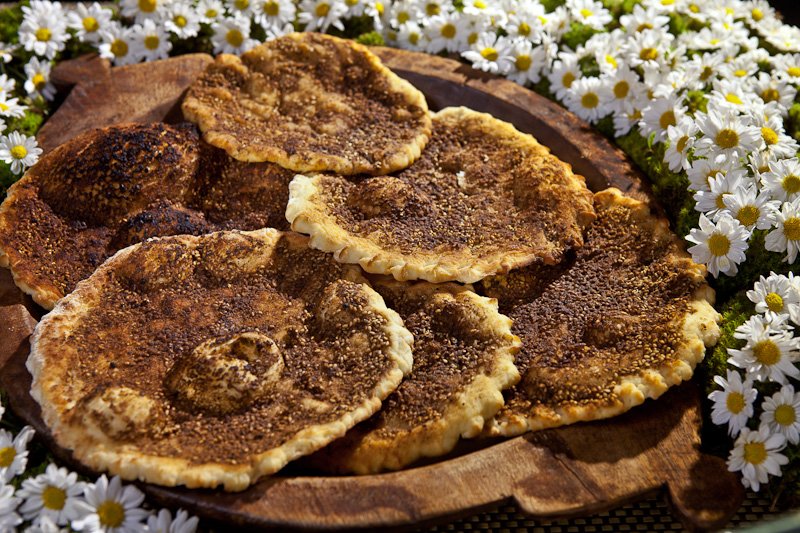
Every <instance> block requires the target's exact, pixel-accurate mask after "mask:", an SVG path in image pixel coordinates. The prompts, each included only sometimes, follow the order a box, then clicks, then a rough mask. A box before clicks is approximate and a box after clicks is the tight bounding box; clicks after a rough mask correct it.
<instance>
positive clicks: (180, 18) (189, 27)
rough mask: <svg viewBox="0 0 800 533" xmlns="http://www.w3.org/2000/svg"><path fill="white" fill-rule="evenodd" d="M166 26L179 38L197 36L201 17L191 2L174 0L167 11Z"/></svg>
mask: <svg viewBox="0 0 800 533" xmlns="http://www.w3.org/2000/svg"><path fill="white" fill-rule="evenodd" d="M164 27H165V28H166V29H167V31H169V32H171V33H173V34H175V36H176V37H178V38H179V39H188V38H190V37H196V36H197V34H198V33H199V32H200V17H199V16H198V14H197V11H196V10H195V8H194V7H192V5H191V4H189V3H185V2H173V3H172V5H171V6H170V8H169V11H168V12H167V16H166V20H165V21H164Z"/></svg>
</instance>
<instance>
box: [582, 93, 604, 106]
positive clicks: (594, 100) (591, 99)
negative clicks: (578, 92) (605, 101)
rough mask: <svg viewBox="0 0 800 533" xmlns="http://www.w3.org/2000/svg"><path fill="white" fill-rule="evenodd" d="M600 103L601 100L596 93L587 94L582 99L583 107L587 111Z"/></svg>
mask: <svg viewBox="0 0 800 533" xmlns="http://www.w3.org/2000/svg"><path fill="white" fill-rule="evenodd" d="M599 103H600V99H599V98H598V97H597V95H596V94H595V93H586V94H584V95H583V96H582V97H581V105H582V106H583V107H585V108H586V109H594V108H595V107H597V104H599Z"/></svg>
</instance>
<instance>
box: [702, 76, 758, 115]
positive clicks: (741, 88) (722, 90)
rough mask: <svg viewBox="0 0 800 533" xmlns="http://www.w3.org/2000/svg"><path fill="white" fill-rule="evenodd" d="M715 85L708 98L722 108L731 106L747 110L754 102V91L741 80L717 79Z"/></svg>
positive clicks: (742, 110)
mask: <svg viewBox="0 0 800 533" xmlns="http://www.w3.org/2000/svg"><path fill="white" fill-rule="evenodd" d="M713 87H714V89H713V90H712V91H711V93H710V94H709V96H708V99H709V102H710V103H712V104H713V105H715V106H716V107H718V108H720V109H724V108H730V109H733V110H735V111H738V112H745V111H747V109H748V107H749V106H750V105H752V104H753V96H752V93H751V92H750V91H749V90H747V88H746V87H745V85H744V84H743V83H742V82H741V81H740V80H727V79H721V80H716V81H714V82H713Z"/></svg>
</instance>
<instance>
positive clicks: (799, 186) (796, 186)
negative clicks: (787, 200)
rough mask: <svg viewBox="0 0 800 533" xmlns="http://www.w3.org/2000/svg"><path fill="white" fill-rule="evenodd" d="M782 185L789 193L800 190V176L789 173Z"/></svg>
mask: <svg viewBox="0 0 800 533" xmlns="http://www.w3.org/2000/svg"><path fill="white" fill-rule="evenodd" d="M781 187H783V190H784V191H786V193H787V194H795V193H797V192H800V177H798V176H795V175H794V174H789V175H788V176H786V177H785V178H783V181H782V182H781Z"/></svg>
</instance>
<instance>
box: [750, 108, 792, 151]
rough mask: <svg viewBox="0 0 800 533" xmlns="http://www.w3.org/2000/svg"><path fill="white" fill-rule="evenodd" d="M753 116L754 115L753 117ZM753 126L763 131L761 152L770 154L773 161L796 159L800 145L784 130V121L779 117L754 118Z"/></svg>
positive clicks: (761, 116)
mask: <svg viewBox="0 0 800 533" xmlns="http://www.w3.org/2000/svg"><path fill="white" fill-rule="evenodd" d="M751 116H752V115H751ZM753 126H755V127H757V128H759V129H760V130H761V139H762V143H761V149H760V151H761V152H769V155H770V156H771V159H785V158H789V157H794V156H795V155H796V154H797V151H798V149H800V145H799V144H798V143H797V141H795V140H794V139H793V138H791V137H789V136H788V135H786V133H785V132H784V130H783V121H782V120H781V118H780V117H779V116H770V117H764V116H763V115H760V116H758V117H757V118H756V117H754V120H753Z"/></svg>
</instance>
